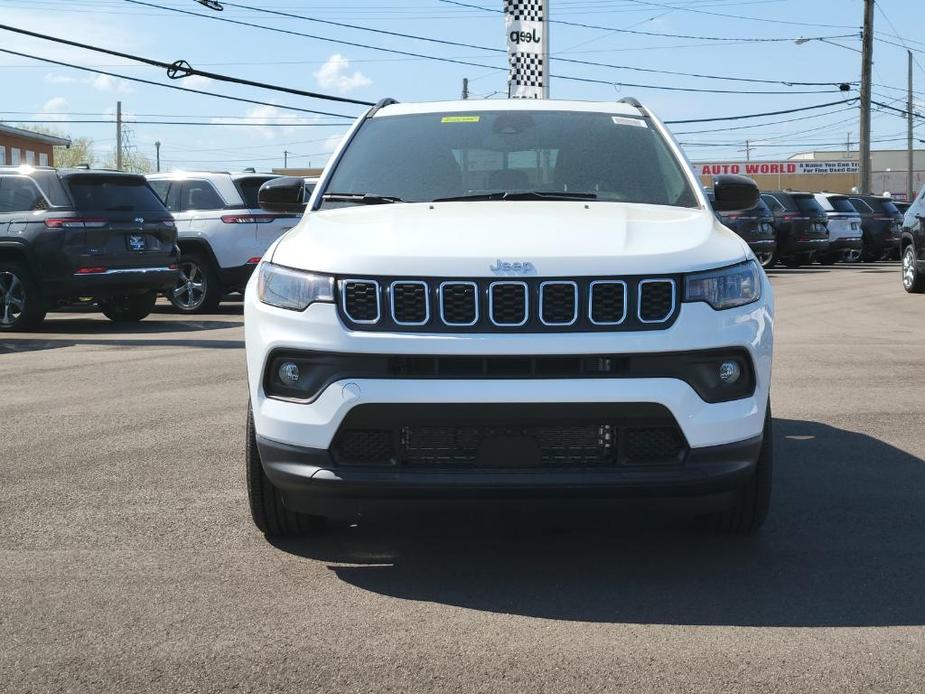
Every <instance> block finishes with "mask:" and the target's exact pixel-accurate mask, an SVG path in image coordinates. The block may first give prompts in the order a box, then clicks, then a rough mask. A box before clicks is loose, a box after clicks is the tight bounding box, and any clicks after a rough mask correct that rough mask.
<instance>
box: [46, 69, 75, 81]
mask: <svg viewBox="0 0 925 694" xmlns="http://www.w3.org/2000/svg"><path fill="white" fill-rule="evenodd" d="M76 81H77V78H76V77H71V76H70V75H59V74H57V73H53V72H49V73H48V74H47V75H45V82H47V83H48V84H74V82H76Z"/></svg>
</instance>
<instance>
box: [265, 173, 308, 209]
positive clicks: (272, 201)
mask: <svg viewBox="0 0 925 694" xmlns="http://www.w3.org/2000/svg"><path fill="white" fill-rule="evenodd" d="M304 191H305V179H303V178H301V177H299V176H281V177H280V178H271V179H270V180H269V181H267V182H266V183H264V184H263V185H262V186H260V190H258V191H257V204H258V205H260V207H261V209H264V210H266V211H267V212H283V213H289V214H292V213H300V212H303V211H305V206H306V205H307V204H308V198H307V197H306V196H305V193H304Z"/></svg>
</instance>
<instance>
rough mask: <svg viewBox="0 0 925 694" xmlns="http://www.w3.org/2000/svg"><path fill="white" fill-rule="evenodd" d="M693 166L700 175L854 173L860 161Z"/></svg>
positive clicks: (705, 164) (726, 163) (736, 163)
mask: <svg viewBox="0 0 925 694" xmlns="http://www.w3.org/2000/svg"><path fill="white" fill-rule="evenodd" d="M693 167H694V171H695V172H697V174H698V175H699V176H716V175H717V174H743V175H745V176H756V175H761V174H775V175H778V174H784V175H787V174H840V173H844V174H854V173H857V172H858V163H857V162H856V161H850V160H833V161H787V160H785V161H734V162H701V163H698V164H694V165H693Z"/></svg>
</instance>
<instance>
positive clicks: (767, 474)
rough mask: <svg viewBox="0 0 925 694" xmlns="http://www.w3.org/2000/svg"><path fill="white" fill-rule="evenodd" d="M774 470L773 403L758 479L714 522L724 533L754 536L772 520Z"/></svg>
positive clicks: (760, 457) (749, 483) (757, 467)
mask: <svg viewBox="0 0 925 694" xmlns="http://www.w3.org/2000/svg"><path fill="white" fill-rule="evenodd" d="M773 467H774V442H773V426H772V424H771V403H770V402H769V403H768V407H767V412H766V413H765V417H764V432H763V438H762V441H761V452H760V453H759V454H758V464H757V466H756V468H755V474H754V476H753V477H752V478H751V479H750V480H749V481H748V482H746V483H745V484H744V485H743V486H742V487H741V489H739V492H738V494H737V496H736V500H735V502H734V503H733V504H732V506H730V507H729V508H728V509H726V510H725V511H721V512H720V513H717V514H713V516H711V520H712V521H713V522H714V523H715V527H716V528H717V529H719V530H720V531H722V532H725V533H729V534H732V535H750V534H752V533H754V532H757V530H758V529H759V528H760V527H761V526H762V524H763V523H764V520H765V518H767V516H768V508H769V507H770V504H771V473H772V469H773Z"/></svg>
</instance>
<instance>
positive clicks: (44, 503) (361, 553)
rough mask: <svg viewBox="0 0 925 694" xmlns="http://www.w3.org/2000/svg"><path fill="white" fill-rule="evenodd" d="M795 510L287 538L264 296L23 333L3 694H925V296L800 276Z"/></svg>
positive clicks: (792, 379) (777, 406)
mask: <svg viewBox="0 0 925 694" xmlns="http://www.w3.org/2000/svg"><path fill="white" fill-rule="evenodd" d="M771 274H772V281H773V284H774V286H775V289H776V293H777V319H776V325H775V336H776V340H777V345H776V359H775V367H774V385H773V389H772V402H773V412H774V420H775V421H774V426H775V441H774V445H775V447H776V470H775V477H774V485H775V487H774V495H773V500H772V509H771V515H770V516H769V519H768V521H767V523H766V525H765V527H764V529H763V530H762V531H761V533H760V534H759V535H758V536H756V537H754V538H745V539H743V538H731V539H730V538H726V537H722V536H716V535H713V534H710V533H708V532H705V531H702V530H699V529H697V527H696V526H695V525H694V524H693V523H691V522H690V521H689V520H688V519H686V518H683V517H678V516H674V515H672V514H661V513H653V512H639V511H636V512H634V513H602V512H600V511H594V512H591V511H588V512H585V513H582V514H580V515H567V514H564V513H556V512H555V510H550V511H547V512H546V513H543V514H536V513H534V514H528V515H527V514H521V515H504V514H497V513H495V514H491V515H486V514H479V515H461V514H453V513H445V514H442V515H439V516H420V515H407V516H400V517H398V518H391V519H368V520H362V521H361V522H359V523H357V524H355V525H348V524H342V525H336V526H334V527H332V528H330V529H329V530H328V531H327V532H325V533H324V534H322V535H320V536H317V537H312V538H308V539H303V540H298V541H287V542H279V543H275V544H271V543H270V542H268V541H267V540H266V539H264V537H263V536H262V535H261V534H260V533H259V532H257V530H256V529H255V528H254V527H253V525H252V523H251V521H250V518H249V516H248V511H247V501H246V496H245V483H244V470H243V429H244V416H245V404H246V400H247V394H246V388H245V383H244V368H245V366H244V350H243V317H242V315H241V305H240V303H226V304H223V306H222V310H221V312H220V313H219V314H216V315H209V316H202V317H197V318H195V319H187V318H185V317H181V316H177V315H174V314H172V313H170V312H168V311H167V307H166V306H163V307H159V308H158V312H157V313H156V314H155V315H152V316H151V317H149V318H148V319H147V320H145V321H144V322H142V323H140V324H138V325H136V326H132V327H129V328H127V329H126V328H121V329H117V328H116V326H115V325H114V324H112V323H110V322H109V321H108V320H107V319H105V318H104V317H102V316H101V315H98V314H88V313H80V312H71V313H55V314H50V316H49V320H48V322H47V323H46V325H45V327H44V329H43V330H44V331H43V332H41V333H35V334H32V335H25V336H8V335H3V336H0V423H2V424H0V461H2V464H0V691H2V692H71V691H73V692H120V693H122V692H173V691H181V692H221V691H235V692H290V691H291V692H303V693H309V692H311V693H314V692H432V691H433V692H465V693H467V694H469V693H474V692H528V693H533V692H581V693H582V694H584V693H589V692H605V691H606V692H610V691H625V692H634V693H638V692H649V691H653V692H654V691H659V692H666V691H667V692H694V691H697V692H762V691H805V692H828V691H831V692H869V691H876V692H887V691H889V692H894V691H895V692H922V691H923V690H925V426H923V423H925V387H923V383H925V378H923V377H925V369H923V356H925V295H923V296H910V295H907V294H905V292H903V291H902V288H901V286H900V277H899V268H898V266H897V264H896V263H876V264H864V265H855V266H835V267H832V268H815V269H810V268H803V269H800V270H777V271H773V272H772V273H771Z"/></svg>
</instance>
